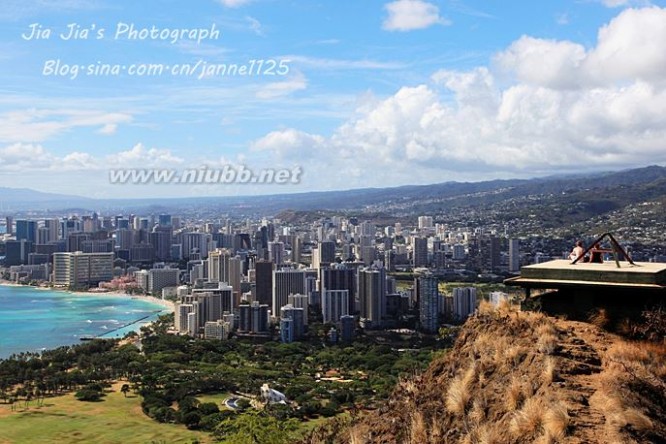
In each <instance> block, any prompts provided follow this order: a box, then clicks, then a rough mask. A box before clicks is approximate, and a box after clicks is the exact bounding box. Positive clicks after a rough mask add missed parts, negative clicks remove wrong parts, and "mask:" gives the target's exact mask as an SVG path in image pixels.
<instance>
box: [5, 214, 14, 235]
mask: <svg viewBox="0 0 666 444" xmlns="http://www.w3.org/2000/svg"><path fill="white" fill-rule="evenodd" d="M5 231H6V232H7V234H9V235H12V234H14V219H13V218H12V217H11V216H7V217H6V218H5Z"/></svg>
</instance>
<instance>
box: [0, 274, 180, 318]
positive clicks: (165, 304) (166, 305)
mask: <svg viewBox="0 0 666 444" xmlns="http://www.w3.org/2000/svg"><path fill="white" fill-rule="evenodd" d="M0 286H3V287H21V288H32V289H34V290H39V291H53V292H58V293H68V294H71V295H73V296H79V297H83V296H99V297H111V298H130V299H138V300H143V301H145V302H150V303H152V304H155V305H159V306H161V307H162V308H163V309H164V310H163V311H166V310H171V311H174V310H175V308H176V306H175V304H174V302H172V301H169V300H166V299H161V298H157V297H155V296H149V295H135V294H129V293H125V292H124V291H122V290H112V291H70V290H65V289H62V288H51V287H40V286H33V285H22V284H17V283H15V282H11V281H4V280H0Z"/></svg>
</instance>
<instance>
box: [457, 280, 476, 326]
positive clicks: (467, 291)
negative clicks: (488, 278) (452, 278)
mask: <svg viewBox="0 0 666 444" xmlns="http://www.w3.org/2000/svg"><path fill="white" fill-rule="evenodd" d="M475 310H476V288H474V287H459V288H454V289H453V315H454V316H455V317H456V318H458V319H459V320H464V319H466V318H467V317H469V315H471V314H472V313H474V311H475Z"/></svg>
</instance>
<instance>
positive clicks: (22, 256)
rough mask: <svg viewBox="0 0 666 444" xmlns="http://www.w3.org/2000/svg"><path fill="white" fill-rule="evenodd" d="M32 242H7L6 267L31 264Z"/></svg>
mask: <svg viewBox="0 0 666 444" xmlns="http://www.w3.org/2000/svg"><path fill="white" fill-rule="evenodd" d="M32 250H33V244H32V242H30V241H28V240H25V239H22V240H8V241H6V242H5V265H6V266H7V267H11V266H13V265H25V264H27V263H28V262H29V257H30V253H32Z"/></svg>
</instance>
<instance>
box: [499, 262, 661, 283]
mask: <svg viewBox="0 0 666 444" xmlns="http://www.w3.org/2000/svg"><path fill="white" fill-rule="evenodd" d="M504 283H505V284H506V285H510V286H518V287H523V288H550V289H558V288H567V287H588V288H590V287H597V288H599V287H605V288H618V289H620V288H633V289H643V290H664V289H666V263H654V262H636V263H635V264H630V263H629V262H620V267H619V268H618V267H617V265H616V263H615V261H609V262H604V263H602V264H597V263H580V262H579V263H576V264H573V265H572V264H571V261H569V260H564V259H560V260H554V261H549V262H544V263H542V264H535V265H528V266H525V267H522V268H521V269H520V276H519V277H514V278H510V279H507V280H505V281H504Z"/></svg>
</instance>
